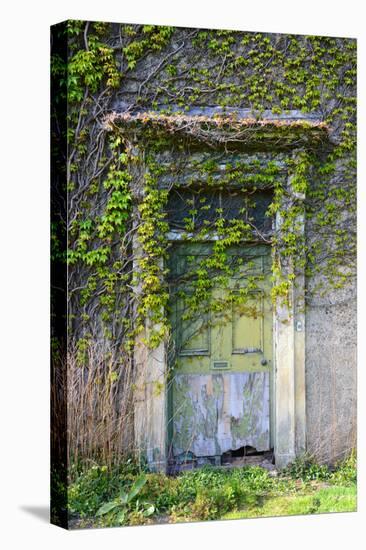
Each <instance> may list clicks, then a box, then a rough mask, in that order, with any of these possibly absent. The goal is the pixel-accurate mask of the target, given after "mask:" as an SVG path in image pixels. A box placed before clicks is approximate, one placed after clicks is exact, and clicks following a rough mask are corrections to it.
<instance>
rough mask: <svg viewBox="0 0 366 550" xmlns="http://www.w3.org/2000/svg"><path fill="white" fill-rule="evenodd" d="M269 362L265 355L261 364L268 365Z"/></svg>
mask: <svg viewBox="0 0 366 550" xmlns="http://www.w3.org/2000/svg"><path fill="white" fill-rule="evenodd" d="M267 363H268V361H267V359H265V358H264V357H263V359H262V360H261V365H263V366H265V365H267Z"/></svg>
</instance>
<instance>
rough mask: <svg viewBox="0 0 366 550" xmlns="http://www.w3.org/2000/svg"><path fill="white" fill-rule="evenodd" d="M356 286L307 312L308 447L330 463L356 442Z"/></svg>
mask: <svg viewBox="0 0 366 550" xmlns="http://www.w3.org/2000/svg"><path fill="white" fill-rule="evenodd" d="M355 292H356V289H355V286H354V285H352V286H349V287H348V289H347V290H344V291H343V292H338V293H337V294H336V293H334V294H333V295H331V296H330V297H328V300H327V302H325V301H323V302H319V303H318V304H314V305H312V306H309V307H308V308H307V310H306V363H305V364H306V411H307V413H306V416H307V447H308V451H309V452H311V453H314V454H315V456H316V457H317V458H318V459H319V460H321V461H326V462H334V461H337V460H339V459H340V458H342V456H343V455H344V454H345V453H347V452H348V451H349V450H351V449H352V448H354V447H355V444H356V396H357V388H356V374H357V372H356V360H357V357H356V334H357V332H356V319H357V311H356V298H355Z"/></svg>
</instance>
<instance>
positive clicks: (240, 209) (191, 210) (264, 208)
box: [167, 187, 273, 233]
mask: <svg viewBox="0 0 366 550" xmlns="http://www.w3.org/2000/svg"><path fill="white" fill-rule="evenodd" d="M272 195H273V194H272V190H269V191H262V190H261V191H247V190H246V191H242V190H240V189H225V190H224V189H219V188H212V189H207V188H195V189H192V188H190V189H183V188H180V187H175V188H173V189H172V190H171V191H170V193H169V198H168V204H167V218H168V222H169V227H170V229H171V230H173V231H174V230H175V231H187V230H188V231H194V230H197V229H202V228H203V227H205V226H207V228H210V227H212V228H214V227H215V222H216V221H217V220H218V219H224V220H226V221H228V222H230V221H231V220H236V219H239V220H243V221H245V222H247V223H250V224H251V225H253V228H257V229H258V230H260V231H261V232H264V233H268V232H270V231H271V230H272V219H271V216H269V215H268V208H269V205H270V204H271V201H272Z"/></svg>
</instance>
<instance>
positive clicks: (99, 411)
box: [67, 342, 133, 467]
mask: <svg viewBox="0 0 366 550" xmlns="http://www.w3.org/2000/svg"><path fill="white" fill-rule="evenodd" d="M132 414H133V407H132V369H131V360H130V358H129V356H128V355H127V354H121V353H120V352H117V351H115V350H111V349H110V348H108V347H107V346H106V345H105V344H104V343H103V342H102V343H97V342H91V343H90V344H89V346H88V348H87V350H86V351H85V352H83V354H82V355H81V354H80V352H79V353H78V352H77V350H75V349H73V350H71V351H69V354H68V358H67V448H68V463H69V466H70V465H72V464H77V463H80V462H81V463H85V462H89V461H96V462H98V463H102V464H104V465H107V466H109V467H111V466H113V465H114V464H117V463H119V462H121V460H123V458H125V457H126V456H127V455H128V454H129V453H130V452H131V451H132V446H133V417H132Z"/></svg>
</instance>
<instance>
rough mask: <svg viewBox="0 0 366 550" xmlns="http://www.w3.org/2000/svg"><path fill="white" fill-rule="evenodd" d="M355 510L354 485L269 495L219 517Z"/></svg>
mask: <svg viewBox="0 0 366 550" xmlns="http://www.w3.org/2000/svg"><path fill="white" fill-rule="evenodd" d="M355 511H356V486H353V487H324V488H323V489H319V490H317V491H315V492H314V493H311V494H295V495H288V496H283V497H272V498H271V497H269V498H267V499H265V501H264V502H263V504H261V505H260V506H253V507H250V508H247V509H243V510H235V511H232V512H228V513H227V514H225V515H223V516H222V517H221V519H244V518H259V517H274V516H297V515H306V514H324V513H330V512H355Z"/></svg>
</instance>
